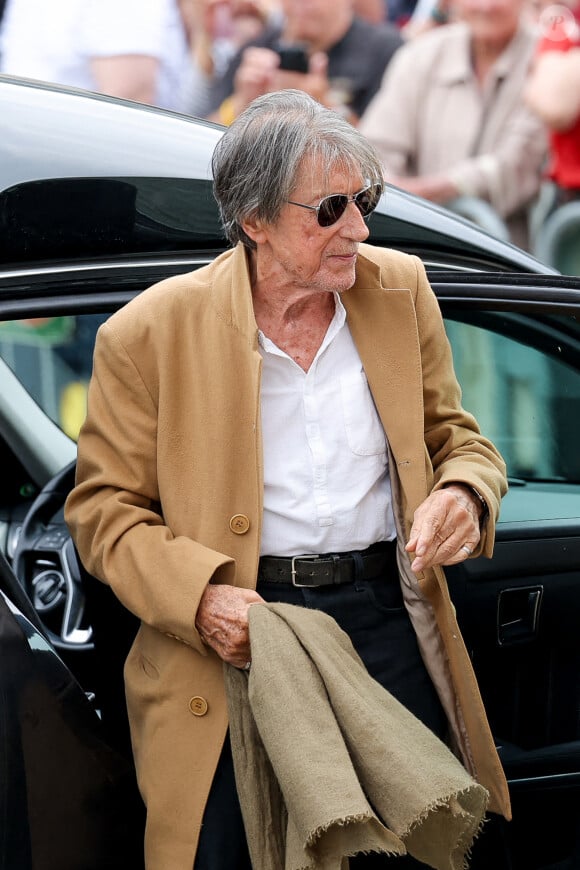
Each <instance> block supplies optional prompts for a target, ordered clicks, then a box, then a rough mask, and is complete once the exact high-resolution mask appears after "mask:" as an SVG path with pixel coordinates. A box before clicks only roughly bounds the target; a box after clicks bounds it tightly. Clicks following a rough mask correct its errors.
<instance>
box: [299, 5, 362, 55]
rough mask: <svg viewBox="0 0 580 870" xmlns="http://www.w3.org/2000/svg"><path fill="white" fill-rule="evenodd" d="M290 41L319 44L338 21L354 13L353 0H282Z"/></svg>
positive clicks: (332, 30)
mask: <svg viewBox="0 0 580 870" xmlns="http://www.w3.org/2000/svg"><path fill="white" fill-rule="evenodd" d="M282 10H283V12H284V18H285V27H284V36H285V38H286V39H287V40H288V41H293V42H306V43H312V44H314V45H318V44H319V43H321V42H323V41H324V40H325V39H326V38H327V36H328V34H330V33H333V32H334V29H335V27H336V22H337V21H341V22H342V20H343V19H344V18H345V17H347V16H351V15H352V2H351V0H282Z"/></svg>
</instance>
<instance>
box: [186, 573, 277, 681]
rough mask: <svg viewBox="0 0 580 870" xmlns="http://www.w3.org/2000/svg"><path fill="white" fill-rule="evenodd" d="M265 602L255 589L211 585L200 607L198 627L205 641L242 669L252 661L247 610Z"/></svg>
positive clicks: (203, 596)
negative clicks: (253, 605)
mask: <svg viewBox="0 0 580 870" xmlns="http://www.w3.org/2000/svg"><path fill="white" fill-rule="evenodd" d="M260 603H264V599H263V598H262V597H261V595H258V593H257V592H256V591H255V590H253V589H240V588H239V587H237V586H227V585H221V584H211V583H210V584H209V585H208V586H207V587H206V589H205V592H204V593H203V595H202V597H201V600H200V602H199V607H198V609H197V615H196V619H195V627H196V628H197V630H198V632H199V635H200V637H201V639H202V641H203V642H204V643H205V644H206V645H207V646H210V647H211V648H212V649H213V650H215V652H216V653H217V654H218V656H219V657H220V658H221V659H223V661H224V662H228V663H229V664H230V665H233V666H234V667H236V668H243V667H244V665H246V664H247V662H249V661H251V659H252V655H251V651H250V635H249V630H248V610H249V609H250V607H251V606H252V604H260Z"/></svg>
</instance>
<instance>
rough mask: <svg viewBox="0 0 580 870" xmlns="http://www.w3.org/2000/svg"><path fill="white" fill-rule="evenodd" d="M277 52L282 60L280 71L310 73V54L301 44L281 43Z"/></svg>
mask: <svg viewBox="0 0 580 870" xmlns="http://www.w3.org/2000/svg"><path fill="white" fill-rule="evenodd" d="M276 52H277V54H278V57H279V58H280V69H285V70H289V71H291V72H299V73H307V72H308V54H307V52H306V48H305V46H304V45H302V44H301V43H298V42H297V43H289V42H286V43H284V42H281V43H279V44H278V47H277V48H276Z"/></svg>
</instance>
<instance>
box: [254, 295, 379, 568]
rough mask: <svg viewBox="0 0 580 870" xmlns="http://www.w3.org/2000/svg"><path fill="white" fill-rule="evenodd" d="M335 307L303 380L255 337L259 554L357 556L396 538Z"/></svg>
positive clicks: (375, 441) (369, 401) (361, 387)
mask: <svg viewBox="0 0 580 870" xmlns="http://www.w3.org/2000/svg"><path fill="white" fill-rule="evenodd" d="M335 300H336V311H335V314H334V318H333V320H332V322H331V324H330V326H329V327H328V331H327V333H326V336H325V338H324V341H323V342H322V345H321V346H320V348H319V350H318V353H317V354H316V357H315V359H314V361H313V363H312V365H311V366H310V368H309V370H308V371H307V372H305V371H304V370H303V369H301V368H300V366H299V365H298V364H297V363H295V362H294V360H293V359H292V358H291V357H289V356H288V354H286V353H284V352H283V351H282V350H280V348H278V347H277V346H276V345H275V344H274V343H273V342H272V341H270V339H268V338H267V337H266V336H265V335H264V334H263V333H260V352H261V354H262V358H263V366H262V392H261V402H262V431H263V439H264V517H263V529H262V545H261V554H262V555H271V556H295V555H298V554H301V553H330V552H344V551H347V550H364V549H366V547H368V546H370V545H371V544H374V543H376V542H377V541H386V540H391V539H392V538H394V537H395V523H394V517H393V511H392V499H391V486H390V481H389V473H388V456H387V440H386V436H385V432H384V429H383V427H382V424H381V421H380V419H379V416H378V414H377V410H376V408H375V405H374V402H373V398H372V396H371V392H370V389H369V386H368V383H367V379H366V375H365V373H364V369H363V366H362V363H361V360H360V357H359V355H358V351H357V349H356V347H355V344H354V342H353V340H352V336H351V334H350V330H349V328H348V325H347V323H346V312H345V309H344V306H343V304H342V302H341V300H340V297H339V295H338V294H335Z"/></svg>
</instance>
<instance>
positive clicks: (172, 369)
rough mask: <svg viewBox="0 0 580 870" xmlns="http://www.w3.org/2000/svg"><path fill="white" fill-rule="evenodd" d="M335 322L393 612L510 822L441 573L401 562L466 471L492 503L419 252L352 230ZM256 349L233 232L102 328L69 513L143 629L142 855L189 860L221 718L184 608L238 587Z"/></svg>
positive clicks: (206, 654) (245, 543)
mask: <svg viewBox="0 0 580 870" xmlns="http://www.w3.org/2000/svg"><path fill="white" fill-rule="evenodd" d="M342 298H343V302H344V305H345V307H346V310H347V317H348V324H349V326H350V329H351V332H352V335H353V338H354V341H355V343H356V345H357V348H358V351H359V353H360V356H361V359H362V361H363V364H364V367H365V371H366V374H367V378H368V382H369V385H370V388H371V391H372V394H373V397H374V400H375V403H376V406H377V409H378V413H379V415H380V417H381V420H382V422H383V425H384V427H385V431H386V433H387V436H388V442H389V449H390V471H391V484H392V487H393V495H394V502H395V515H396V520H397V525H398V537H399V541H400V542H401V544H400V547H399V567H400V572H401V582H402V586H403V591H404V595H405V599H406V603H407V607H408V610H409V614H410V616H411V619H412V621H413V624H414V626H415V629H416V631H417V635H418V637H419V640H420V644H421V647H422V650H423V653H424V657H425V660H426V662H427V665H428V667H429V670H430V672H431V675H432V678H433V680H434V682H435V684H436V686H437V688H438V690H439V693H440V696H441V699H442V702H443V705H444V707H445V709H446V711H447V714H448V718H449V723H450V733H451V743H452V746H453V748H454V750H455V751H456V752H457V754H458V755H459V757H460V758H461V759H462V761H463V763H464V764H465V766H466V767H467V769H468V770H469V771H470V773H472V775H473V776H475V778H476V779H477V780H478V781H479V782H481V783H482V784H483V785H484V786H485V787H486V788H487V789H488V790H489V791H490V795H491V802H490V809H492V810H493V811H496V812H500V813H503V814H504V815H506V816H508V817H509V814H510V809H509V797H508V792H507V786H506V782H505V779H504V775H503V772H502V769H501V765H500V762H499V759H498V757H497V754H496V751H495V748H494V744H493V740H492V737H491V734H490V731H489V727H488V724H487V720H486V716H485V711H484V708H483V705H482V702H481V698H480V695H479V692H478V689H477V685H476V681H475V678H474V675H473V672H472V668H471V664H470V660H469V656H468V654H467V652H466V649H465V646H464V644H463V641H462V639H461V636H460V633H459V629H458V627H457V623H456V620H455V614H454V609H453V606H452V605H451V603H450V600H449V595H448V591H447V586H446V583H445V579H444V576H443V572H442V571H440V570H429V571H426V572H425V574H424V576H422V577H419V578H417V577H415V576H414V575H413V574H412V572H411V570H410V563H409V559H408V557H407V555H406V554H405V553H404V550H403V546H404V542H405V540H406V539H407V537H408V533H409V530H410V526H411V523H412V520H413V513H414V511H415V509H416V508H417V507H418V505H419V504H420V503H421V502H422V501H423V500H424V499H425V498H426V496H427V495H428V494H429V492H430V491H431V490H432V489H433V488H434V487H435V488H438V487H441V486H442V485H444V484H445V483H446V482H450V481H463V482H466V483H469V484H471V485H473V486H475V487H476V488H477V489H478V491H479V492H480V493H481V494H482V495H483V497H484V498H485V500H486V501H487V504H488V505H489V508H490V515H489V518H488V520H487V522H486V524H485V528H484V531H483V534H482V539H481V542H480V545H479V547H478V549H477V550H476V552H475V553H474V555H480V554H482V553H483V554H485V555H487V556H490V555H491V553H492V548H493V538H494V528H495V521H496V517H497V514H498V510H499V502H500V498H501V495H502V494H503V492H504V491H505V476H504V473H505V469H504V464H503V462H502V460H501V458H500V457H499V455H498V454H497V452H496V451H495V450H494V448H493V447H492V445H491V444H490V443H489V442H488V441H486V440H485V439H484V438H483V437H482V436H481V435H480V434H479V431H478V428H477V425H476V423H475V421H474V419H473V418H472V417H471V416H470V415H469V414H467V413H466V412H465V411H464V410H463V409H462V407H461V395H460V389H459V386H458V384H457V382H456V379H455V376H454V372H453V367H452V362H451V355H450V348H449V345H448V342H447V339H446V337H445V334H444V330H443V324H442V320H441V315H440V313H439V308H438V304H437V301H436V299H435V296H434V295H433V293H432V291H431V289H430V287H429V284H428V282H427V278H426V275H425V271H424V269H423V266H422V264H421V263H420V261H419V260H418V259H417V258H414V257H409V256H407V255H405V254H401V253H398V252H395V251H389V250H381V249H378V248H373V247H370V246H368V245H361V247H360V255H359V260H358V264H357V279H356V282H355V285H354V286H353V287H352V288H351V289H350V290H349V291H347V292H345V293H344V294H343V296H342ZM260 373H261V356H260V353H259V350H258V329H257V325H256V321H255V318H254V313H253V307H252V304H251V290H250V284H249V276H248V269H247V261H246V254H245V251H244V249H243V248H242V247H241V246H238V247H237V248H235V249H234V250H232V251H228V252H226V253H225V254H223V255H222V256H220V257H219V258H218V259H217V260H216V261H215V262H214V263H212V264H211V265H210V266H207V267H205V268H202V269H200V270H198V271H195V272H193V273H191V274H187V275H182V276H179V277H175V278H170V279H168V280H166V281H163V282H161V283H160V284H158V285H156V286H154V287H152V288H150V289H149V290H147V291H145V292H144V293H142V294H141V295H140V296H139V297H137V298H136V299H135V300H134V301H133V302H131V303H130V304H128V305H127V306H125V308H123V309H122V310H121V311H119V312H118V313H117V314H115V315H113V316H112V317H111V318H110V319H109V321H108V322H107V323H106V324H105V325H104V326H103V327H101V329H100V331H99V334H98V337H97V342H96V347H95V360H94V373H93V377H92V380H91V385H90V389H89V405H88V415H87V419H86V422H85V425H84V427H83V429H82V432H81V435H80V439H79V451H78V468H77V483H76V487H75V488H74V490H73V491H72V493H71V494H70V496H69V498H68V501H67V504H66V520H67V523H68V525H69V528H70V530H71V534H72V536H73V538H74V540H75V542H76V545H77V547H78V550H79V553H80V556H81V559H82V561H83V563H84V565H85V566H86V568H87V569H88V570H89V572H90V573H92V574H94V575H95V576H97V577H99V578H100V579H101V580H103V581H104V582H106V583H108V584H110V586H111V587H112V588H113V590H114V591H115V593H116V594H117V596H118V597H119V598H120V600H121V601H122V602H123V603H124V604H125V606H126V607H127V608H129V609H130V610H131V611H133V612H134V613H135V614H137V615H138V617H139V618H140V619H141V621H142V622H141V628H140V630H139V632H138V635H137V637H136V640H135V642H134V644H133V647H132V649H131V651H130V653H129V656H128V659H127V662H126V666H125V684H126V692H127V703H128V709H129V719H130V724H131V734H132V740H133V749H134V755H135V761H136V766H137V773H138V780H139V785H140V789H141V791H142V794H143V797H144V800H145V802H146V804H147V829H146V835H145V850H146V861H147V868H148V870H169V868H171V870H191V868H192V865H193V860H194V854H195V851H196V847H197V841H198V836H199V829H200V824H201V820H202V816H203V812H204V807H205V802H206V799H207V795H208V793H209V789H210V785H211V782H212V778H213V775H214V771H215V767H216V764H217V761H218V758H219V755H220V751H221V747H222V743H223V739H224V736H225V733H226V729H227V710H226V699H225V692H224V680H223V670H222V662H221V661H220V659H219V658H218V657H217V656H216V655H215V654H214V653H213V651H211V650H209V649H208V648H207V647H205V646H204V645H203V644H202V642H201V640H200V637H199V635H198V633H197V631H196V628H195V614H196V611H197V607H198V603H199V600H200V598H201V595H202V594H203V591H204V589H205V587H206V585H207V584H208V583H210V582H212V583H228V584H234V585H238V586H244V587H254V586H255V583H256V576H257V568H258V559H259V552H260V533H261V523H262V500H263V491H262V490H263V485H262V476H263V466H262V442H261V421H260Z"/></svg>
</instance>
